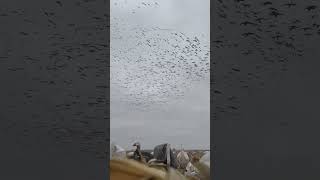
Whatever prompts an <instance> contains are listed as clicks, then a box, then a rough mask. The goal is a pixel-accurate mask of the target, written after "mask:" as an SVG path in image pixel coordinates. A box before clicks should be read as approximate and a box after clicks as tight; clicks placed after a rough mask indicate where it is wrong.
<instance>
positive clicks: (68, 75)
mask: <svg viewBox="0 0 320 180" xmlns="http://www.w3.org/2000/svg"><path fill="white" fill-rule="evenodd" d="M105 3H106V2H105ZM105 3H104V2H100V1H99V2H98V1H95V0H80V1H68V2H62V1H51V3H44V4H41V3H40V5H39V6H41V8H38V7H31V8H24V4H23V3H22V4H20V5H12V6H10V3H9V5H8V6H9V7H7V8H1V10H0V22H1V24H6V25H5V26H4V27H3V28H2V30H1V31H0V34H1V38H2V40H3V41H2V42H0V46H1V52H0V53H1V54H0V63H1V67H0V69H1V70H0V71H1V73H3V75H2V78H10V81H9V82H8V81H7V83H6V85H5V86H4V87H2V90H1V92H2V94H3V95H4V97H2V99H3V101H2V103H1V108H2V111H1V112H2V115H1V117H2V125H1V132H2V133H6V135H1V136H9V137H11V138H12V141H16V143H17V144H20V145H22V146H24V148H25V147H35V146H37V147H40V149H41V147H47V146H54V147H60V146H59V145H61V146H63V145H67V146H69V145H70V147H74V148H76V149H79V150H80V151H82V152H89V153H92V154H93V155H94V156H96V157H98V158H105V157H106V154H105V150H106V146H107V143H108V139H107V138H108V129H106V128H105V127H107V123H109V122H108V119H107V114H108V109H107V108H106V107H107V103H108V102H106V99H107V97H106V95H107V93H108V88H109V87H108V86H107V84H106V79H108V71H107V68H108V66H109V62H108V61H106V60H107V59H108V56H109V54H108V48H109V44H108V38H107V33H108V28H109V26H108V19H107V18H108V16H109V15H108V14H107V12H106V11H105V6H106V4H105ZM20 6H22V7H21V8H19V7H20ZM25 6H27V5H25ZM27 7H28V6H27ZM70 8H72V9H73V13H70V14H68V16H66V12H68V11H69V10H68V9H70ZM97 10H99V11H97ZM73 16H77V17H73ZM79 17H81V18H79ZM79 19H80V21H79Z"/></svg>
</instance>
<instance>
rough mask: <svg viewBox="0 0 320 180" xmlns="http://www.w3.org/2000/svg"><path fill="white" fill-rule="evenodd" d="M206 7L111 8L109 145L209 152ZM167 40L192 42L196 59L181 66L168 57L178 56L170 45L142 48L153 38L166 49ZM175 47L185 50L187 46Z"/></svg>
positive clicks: (119, 2) (129, 0)
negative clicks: (178, 35)
mask: <svg viewBox="0 0 320 180" xmlns="http://www.w3.org/2000/svg"><path fill="white" fill-rule="evenodd" d="M209 3H210V1H209V0H198V1H194V0H161V1H159V2H158V1H151V0H149V1H148V0H147V1H140V0H112V1H111V122H110V128H111V141H114V142H116V143H117V144H119V145H120V146H122V147H124V148H126V149H128V148H129V149H131V148H132V147H131V145H132V143H133V142H134V141H140V143H141V144H142V147H143V148H153V147H154V146H155V145H158V144H161V143H165V142H169V143H171V144H172V145H173V146H175V147H180V144H182V145H183V147H184V148H209V147H210V104H209V103H210V102H209V101H210V94H209V93H210V92H209V88H210V85H209V84H210V83H209V71H208V70H209V65H208V64H206V63H208V62H209V55H208V54H206V52H209V39H210V37H209V34H210V33H209V32H210V29H209V27H210V24H209V23H210V22H209V17H210V9H209V7H210V4H209ZM141 33H143V35H141ZM172 33H183V34H184V35H185V36H186V37H190V38H191V39H192V38H194V37H197V38H198V39H199V44H198V47H199V49H201V52H199V51H197V53H198V55H197V56H194V54H192V55H186V56H185V60H184V61H178V60H177V58H175V57H174V55H173V54H170V55H168V54H169V53H167V52H178V53H182V50H181V51H180V49H174V48H172V46H170V45H171V44H173V42H166V41H161V42H160V41H156V43H155V46H153V47H151V46H150V47H149V46H146V44H147V42H149V41H153V40H154V38H155V37H159V39H161V38H162V39H169V40H170V41H171V40H172V39H174V38H172V37H175V35H172ZM174 44H175V45H179V46H181V47H182V46H184V45H185V44H186V42H185V41H178V40H177V41H174ZM162 52H163V53H162ZM163 54H166V55H163ZM161 56H162V57H163V59H161V58H159V57H161ZM141 59H142V61H139V60H141ZM165 60H169V61H170V62H169V63H170V65H168V63H166V64H164V62H165ZM191 62H194V63H195V64H197V66H196V65H194V66H193V64H192V63H191ZM157 63H159V64H161V66H157ZM162 63H163V64H162ZM169 66H170V67H174V68H171V69H173V70H171V69H170V68H168V67H169ZM150 69H152V72H150ZM168 69H169V70H168ZM203 69H206V70H207V71H202V70H203ZM167 70H168V71H167ZM200 70H201V71H200ZM172 71H173V72H172ZM188 72H191V73H190V74H189V75H188V76H186V75H185V73H188Z"/></svg>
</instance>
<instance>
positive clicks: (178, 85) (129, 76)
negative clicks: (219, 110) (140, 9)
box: [110, 2, 210, 111]
mask: <svg viewBox="0 0 320 180" xmlns="http://www.w3.org/2000/svg"><path fill="white" fill-rule="evenodd" d="M143 3H144V4H146V3H145V2H142V4H143ZM117 5H119V2H118V3H117ZM158 5H159V4H158ZM160 6H161V4H160ZM132 24H133V23H130V22H129V20H127V19H125V18H121V17H120V18H119V17H112V18H111V26H110V29H111V47H110V59H111V64H110V67H111V69H110V70H111V73H110V84H111V103H112V102H113V101H121V102H123V103H125V104H127V105H130V107H131V108H132V109H135V110H137V109H139V110H142V111H149V110H152V109H153V110H154V109H156V108H160V109H162V108H164V107H165V106H166V105H167V104H169V103H172V101H173V100H181V99H182V98H183V96H184V94H185V92H186V91H187V90H188V89H190V87H192V84H193V83H194V82H196V81H202V80H204V79H206V78H207V80H208V83H209V74H210V72H209V71H210V59H209V56H210V52H209V51H210V45H209V38H203V36H201V35H199V36H198V37H197V36H188V35H187V33H184V32H178V31H175V30H172V29H166V28H161V27H141V26H140V27H137V26H135V25H132ZM111 108H112V107H111Z"/></svg>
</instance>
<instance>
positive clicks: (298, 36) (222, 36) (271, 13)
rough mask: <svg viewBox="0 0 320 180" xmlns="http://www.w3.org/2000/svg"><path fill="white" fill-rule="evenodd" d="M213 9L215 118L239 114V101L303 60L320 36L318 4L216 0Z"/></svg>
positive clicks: (308, 2)
mask: <svg viewBox="0 0 320 180" xmlns="http://www.w3.org/2000/svg"><path fill="white" fill-rule="evenodd" d="M213 7H214V8H213V9H212V17H211V18H212V19H213V23H214V24H212V30H211V31H212V32H213V34H214V36H213V40H212V42H211V46H212V56H213V59H212V69H213V71H212V76H213V78H212V79H213V82H212V83H213V84H212V87H213V101H214V102H213V104H214V106H213V110H212V111H213V113H214V115H213V117H214V119H216V120H218V119H222V118H223V117H226V116H227V118H228V119H230V118H237V117H240V116H239V115H240V112H241V105H240V104H241V101H244V100H245V98H247V97H248V96H250V95H251V94H252V93H255V92H258V91H259V89H261V88H263V87H265V86H266V85H267V84H268V83H270V82H271V81H272V79H274V77H276V76H278V75H279V74H282V73H286V72H287V71H290V67H292V66H295V65H297V64H298V63H300V62H301V61H299V60H301V59H302V58H304V54H305V53H306V51H307V50H308V49H307V47H306V45H307V43H309V42H310V41H311V40H314V39H316V38H318V37H319V36H320V19H319V10H320V9H319V2H317V1H299V2H298V1H289V0H281V1H264V0H259V1H248V0H216V1H214V5H213ZM230 52H232V53H230Z"/></svg>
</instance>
